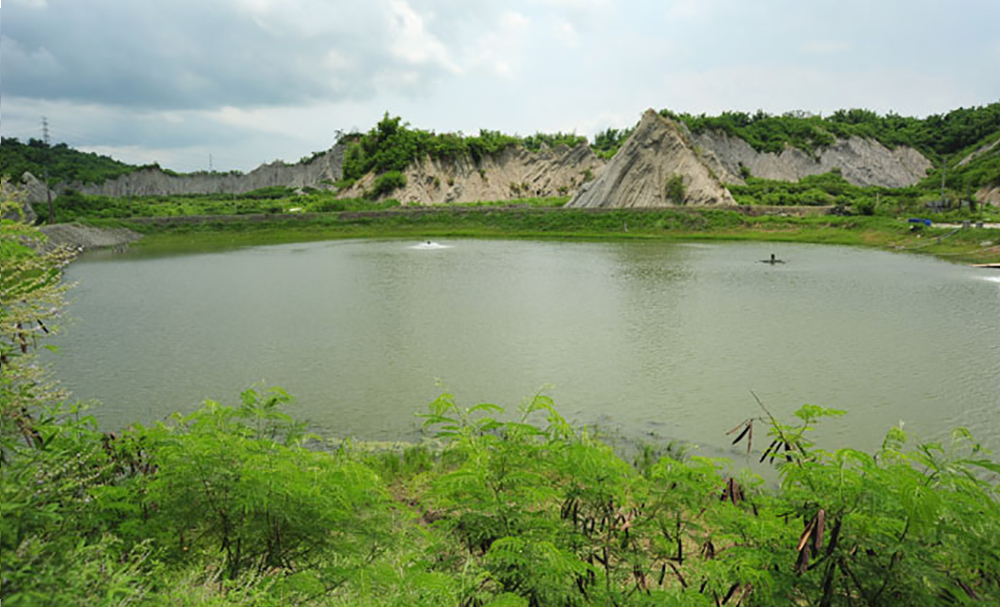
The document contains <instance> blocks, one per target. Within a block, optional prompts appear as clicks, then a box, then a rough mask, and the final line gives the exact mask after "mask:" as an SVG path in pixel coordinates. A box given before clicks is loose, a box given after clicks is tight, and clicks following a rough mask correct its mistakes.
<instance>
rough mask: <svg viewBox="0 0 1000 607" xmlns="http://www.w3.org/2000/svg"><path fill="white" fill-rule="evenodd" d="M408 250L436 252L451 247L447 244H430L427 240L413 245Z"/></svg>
mask: <svg viewBox="0 0 1000 607" xmlns="http://www.w3.org/2000/svg"><path fill="white" fill-rule="evenodd" d="M410 248H411V249H414V250H417V251H437V250H439V249H450V248H452V247H451V245H448V244H440V243H437V242H431V241H430V240H428V241H427V242H422V243H420V244H415V245H413V246H412V247H410Z"/></svg>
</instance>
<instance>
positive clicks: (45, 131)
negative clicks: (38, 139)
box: [42, 116, 55, 225]
mask: <svg viewBox="0 0 1000 607" xmlns="http://www.w3.org/2000/svg"><path fill="white" fill-rule="evenodd" d="M42 141H44V142H45V167H44V168H45V170H44V171H43V173H42V174H43V179H45V197H46V198H48V199H49V225H52V222H53V221H55V219H54V217H55V213H53V212H52V189H51V188H49V162H50V160H51V158H52V149H51V148H50V147H49V119H48V118H46V117H45V116H42Z"/></svg>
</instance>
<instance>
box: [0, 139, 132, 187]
mask: <svg viewBox="0 0 1000 607" xmlns="http://www.w3.org/2000/svg"><path fill="white" fill-rule="evenodd" d="M139 168H141V167H137V166H133V165H130V164H126V163H124V162H119V161H117V160H115V159H113V158H109V157H108V156H101V155H99V154H94V153H93V152H81V151H79V150H75V149H73V148H71V147H69V146H68V145H66V144H65V143H57V144H55V145H48V144H46V143H45V142H44V141H41V140H39V139H29V140H28V142H27V143H21V141H19V140H18V139H17V138H7V137H4V138H3V139H2V141H0V175H3V176H5V177H7V178H8V179H10V180H12V181H15V182H20V181H21V177H22V176H23V175H24V173H25V172H26V171H27V172H30V173H31V174H32V175H34V176H35V177H37V178H38V179H42V176H43V175H44V174H45V171H46V170H48V174H49V180H50V182H51V183H66V182H72V181H79V182H82V183H101V182H103V181H105V180H108V179H114V178H115V177H120V176H122V175H127V174H128V173H131V172H132V171H135V170H138V169H139Z"/></svg>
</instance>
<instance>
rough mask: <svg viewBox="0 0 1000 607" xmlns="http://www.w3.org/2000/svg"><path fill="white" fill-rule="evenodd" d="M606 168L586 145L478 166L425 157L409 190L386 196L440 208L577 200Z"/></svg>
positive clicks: (513, 150)
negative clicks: (536, 199) (577, 194)
mask: <svg viewBox="0 0 1000 607" xmlns="http://www.w3.org/2000/svg"><path fill="white" fill-rule="evenodd" d="M604 165H605V162H604V160H602V159H600V158H598V157H597V156H596V155H594V152H593V151H592V150H591V149H590V146H588V145H587V144H580V145H577V146H576V147H573V148H570V147H567V146H564V145H560V146H556V147H554V148H548V147H545V146H543V147H542V149H540V150H539V151H537V152H530V151H528V150H526V149H524V148H523V147H508V148H506V149H505V150H504V151H502V152H501V153H500V154H498V155H496V156H493V157H486V158H482V159H481V160H480V161H479V163H478V164H477V163H476V162H474V161H473V159H472V157H470V156H463V157H460V158H457V159H450V160H440V159H432V158H430V157H424V158H423V159H422V160H420V161H418V162H415V163H413V164H411V165H410V166H409V167H408V168H407V169H406V171H405V175H406V185H405V186H404V187H402V188H400V189H398V190H395V191H394V192H391V193H389V194H387V195H386V196H385V197H386V198H395V199H397V200H399V201H400V202H402V203H404V204H438V203H449V202H476V201H481V200H508V199H512V198H530V197H548V196H565V195H572V194H574V193H575V192H576V191H577V189H578V188H579V187H580V185H581V184H583V183H584V182H586V181H588V180H590V179H593V178H595V177H596V176H598V175H600V174H601V172H602V171H603V170H604ZM374 181H375V176H374V175H371V174H369V175H366V176H365V177H364V178H362V179H360V180H358V182H357V183H356V184H355V185H354V186H353V187H352V188H351V189H350V190H347V191H346V192H344V193H343V194H342V195H343V196H346V197H353V196H361V195H362V194H363V193H364V192H365V191H366V190H369V189H371V187H372V185H373V183H374Z"/></svg>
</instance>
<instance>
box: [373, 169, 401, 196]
mask: <svg viewBox="0 0 1000 607" xmlns="http://www.w3.org/2000/svg"><path fill="white" fill-rule="evenodd" d="M405 186H406V175H404V174H402V173H400V172H399V171H389V172H388V173H383V174H381V175H379V176H378V177H376V178H375V183H373V184H372V191H371V197H372V198H381V197H383V196H386V195H388V194H391V193H392V192H395V191H396V190H398V189H399V188H402V187H405Z"/></svg>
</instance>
